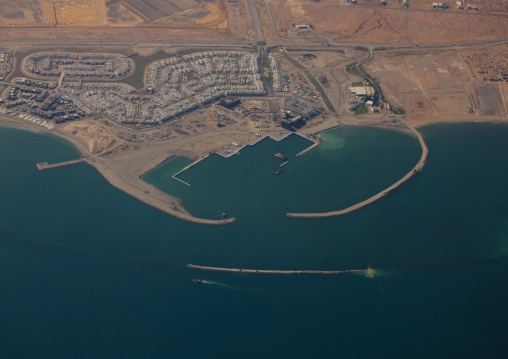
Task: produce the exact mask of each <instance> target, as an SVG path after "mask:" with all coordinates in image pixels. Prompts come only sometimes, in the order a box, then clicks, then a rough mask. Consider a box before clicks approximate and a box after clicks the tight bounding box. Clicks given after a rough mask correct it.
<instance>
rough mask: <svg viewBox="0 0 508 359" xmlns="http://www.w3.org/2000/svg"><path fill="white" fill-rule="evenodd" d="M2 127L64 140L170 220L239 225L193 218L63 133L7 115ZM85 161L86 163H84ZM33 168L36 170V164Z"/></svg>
mask: <svg viewBox="0 0 508 359" xmlns="http://www.w3.org/2000/svg"><path fill="white" fill-rule="evenodd" d="M0 124H3V125H6V126H10V127H15V128H22V129H27V130H30V131H38V132H42V133H45V134H49V135H53V136H56V137H58V138H60V139H63V140H65V141H66V142H69V143H70V144H71V145H72V146H73V147H74V148H75V149H76V150H77V151H78V152H79V153H80V154H81V156H82V159H80V160H82V161H83V162H86V163H88V164H89V165H90V166H92V167H93V168H95V169H96V170H97V172H98V173H99V174H100V175H101V176H102V177H103V178H104V179H105V180H106V181H107V182H108V183H109V184H110V185H111V186H113V187H114V188H116V189H118V190H120V191H122V192H124V193H126V194H128V195H130V196H132V197H134V198H136V199H137V200H139V201H141V202H143V203H145V204H147V205H149V206H151V207H153V208H155V209H158V210H160V211H162V212H164V213H167V214H169V215H171V216H174V217H176V218H179V219H182V220H186V221H189V222H193V223H200V224H210V225H223V224H228V223H233V222H235V221H236V218H235V217H230V218H226V219H219V220H214V219H205V218H198V217H194V216H192V215H191V214H190V213H189V212H187V211H186V210H185V207H183V205H182V204H181V203H180V200H179V199H178V198H176V197H173V196H171V195H169V194H167V193H165V192H162V191H160V190H159V189H158V188H156V187H154V186H152V185H150V184H149V183H147V182H144V181H142V180H141V179H140V177H138V178H136V180H135V181H129V180H128V179H127V178H125V177H124V176H122V175H121V174H120V173H118V171H115V170H114V169H113V167H112V166H108V165H107V163H106V162H105V161H104V160H103V159H102V158H101V157H92V156H91V155H90V153H89V152H88V151H86V149H85V148H84V147H83V144H82V143H81V142H80V141H79V140H78V139H76V138H73V137H71V136H66V135H64V134H62V133H61V132H57V131H48V130H46V129H44V128H41V127H40V126H36V125H32V126H31V125H30V124H28V123H25V122H17V121H15V120H13V119H10V118H9V117H8V115H4V114H0ZM170 157H172V156H170ZM83 158H86V159H85V160H83ZM168 158H169V157H166V159H165V160H163V161H162V162H160V163H159V164H158V165H160V164H161V163H164V162H165V161H166V160H167V159H168ZM76 160H78V159H76ZM158 165H157V166H158ZM34 166H36V164H35V163H34ZM153 168H155V167H153ZM153 168H152V169H153Z"/></svg>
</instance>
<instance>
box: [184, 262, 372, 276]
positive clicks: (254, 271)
mask: <svg viewBox="0 0 508 359" xmlns="http://www.w3.org/2000/svg"><path fill="white" fill-rule="evenodd" d="M187 268H189V269H197V270H204V271H215V272H233V273H252V274H323V275H337V274H352V273H365V274H370V273H373V272H374V271H375V269H371V268H368V269H348V270H331V271H323V270H270V269H241V268H222V267H207V266H198V265H194V264H190V263H189V264H187Z"/></svg>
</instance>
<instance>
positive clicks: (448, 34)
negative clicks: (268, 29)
mask: <svg viewBox="0 0 508 359" xmlns="http://www.w3.org/2000/svg"><path fill="white" fill-rule="evenodd" d="M270 8H271V9H272V14H273V17H274V19H275V20H276V23H277V29H278V31H279V32H280V33H283V34H287V33H288V32H289V30H290V29H291V27H292V24H294V23H297V24H298V23H311V24H312V25H313V26H314V29H315V30H316V31H317V32H318V33H319V34H321V35H325V36H330V37H334V38H335V41H341V42H356V43H359V42H361V43H374V44H376V43H377V44H406V43H407V44H415V43H417V44H418V43H419V44H429V43H440V42H446V43H449V42H452V41H473V40H483V39H491V38H501V37H506V36H507V34H508V17H505V16H490V15H481V14H480V13H477V14H473V15H471V14H467V13H464V12H455V13H447V12H443V11H430V10H429V11H412V10H411V8H409V9H407V10H404V11H401V10H394V9H385V8H376V9H374V8H372V9H369V8H360V7H356V8H355V7H343V6H330V5H326V4H323V5H321V4H312V3H310V2H308V3H294V2H287V1H281V0H277V1H274V2H272V3H271V4H270Z"/></svg>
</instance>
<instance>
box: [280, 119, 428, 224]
mask: <svg viewBox="0 0 508 359" xmlns="http://www.w3.org/2000/svg"><path fill="white" fill-rule="evenodd" d="M407 127H408V128H409V130H411V132H412V133H413V134H414V135H415V136H416V137H417V138H418V142H419V143H420V146H421V148H422V155H421V157H420V160H419V161H418V163H417V164H416V165H415V166H414V167H413V169H412V170H411V171H409V172H408V173H407V174H406V175H405V176H404V177H402V178H401V179H400V180H398V181H397V182H395V183H394V184H392V185H391V186H390V187H388V188H386V189H384V190H383V191H381V192H379V193H378V194H375V195H374V196H372V197H370V198H368V199H366V200H365V201H362V202H360V203H357V204H355V205H353V206H351V207H348V208H345V209H342V210H338V211H331V212H322V213H286V216H288V217H298V218H324V217H334V216H341V215H344V214H347V213H350V212H353V211H356V210H357V209H360V208H362V207H365V206H367V205H369V204H371V203H373V202H375V201H377V200H378V199H380V198H382V197H384V196H386V195H387V194H388V193H390V192H391V191H393V190H394V189H396V188H398V187H400V186H401V185H402V184H404V183H405V182H407V181H408V180H409V179H411V178H412V177H413V176H414V175H416V174H417V173H418V172H420V171H421V170H422V169H423V167H424V166H425V163H426V161H427V156H428V154H429V149H428V148H427V144H426V143H425V140H424V139H423V136H422V135H421V134H420V133H419V132H418V131H417V130H416V129H414V128H413V127H411V126H409V125H407Z"/></svg>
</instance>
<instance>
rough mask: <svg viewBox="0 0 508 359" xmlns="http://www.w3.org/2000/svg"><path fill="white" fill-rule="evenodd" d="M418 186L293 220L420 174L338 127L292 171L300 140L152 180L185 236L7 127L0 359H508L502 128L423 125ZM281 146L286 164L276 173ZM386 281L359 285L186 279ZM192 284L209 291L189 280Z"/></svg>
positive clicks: (390, 138) (86, 170) (66, 152)
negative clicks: (369, 272) (424, 155)
mask: <svg viewBox="0 0 508 359" xmlns="http://www.w3.org/2000/svg"><path fill="white" fill-rule="evenodd" d="M422 133H423V135H424V137H425V139H426V141H427V145H428V147H429V150H430V155H429V159H428V163H427V166H426V167H425V168H424V170H423V172H422V173H420V174H419V175H418V176H416V177H415V178H414V179H412V180H411V181H409V182H408V183H406V184H404V185H403V186H402V187H401V188H399V189H398V190H396V191H394V192H393V193H391V194H390V195H389V196H388V197H385V198H383V199H381V200H380V201H378V202H376V203H374V204H372V205H370V206H368V207H366V208H363V209H361V210H359V211H357V212H354V213H351V214H348V215H346V216H343V217H335V218H327V219H294V218H288V217H286V216H285V215H284V214H285V213H286V212H304V211H307V212H310V211H329V210H334V209H341V208H345V207H347V206H349V205H351V204H353V203H355V202H357V201H361V200H363V199H365V198H368V197H369V196H371V195H372V194H374V193H376V192H378V191H379V190H381V189H383V188H385V187H387V186H389V185H390V184H391V183H392V182H394V181H396V180H397V179H398V178H400V177H402V176H403V175H404V174H405V173H406V172H408V171H409V170H410V169H411V168H412V166H413V165H414V164H415V163H416V162H417V161H418V159H419V156H420V154H421V150H420V148H419V146H418V142H417V140H416V139H415V138H413V137H411V136H408V135H405V134H402V133H398V132H391V131H386V130H380V129H367V128H343V129H337V130H333V131H330V132H327V133H325V134H324V135H323V136H324V137H325V142H324V143H323V144H322V145H321V146H319V147H317V148H315V149H314V150H312V151H311V152H308V153H307V154H305V155H304V156H302V157H295V154H296V153H298V152H299V151H301V150H302V149H303V148H305V147H307V146H308V145H309V144H308V143H307V142H306V141H305V140H303V139H301V138H299V137H298V136H290V137H289V138H287V139H286V140H285V141H282V142H281V143H277V142H275V141H272V140H269V139H266V140H263V141H261V142H260V143H258V144H257V145H256V146H253V147H250V148H245V149H243V150H242V155H240V156H233V157H231V158H229V159H224V158H221V157H219V156H212V157H210V158H208V159H207V160H205V161H203V162H201V163H200V164H198V165H196V166H194V167H191V169H189V170H188V171H186V172H183V173H182V174H180V175H179V176H178V177H179V178H180V179H182V180H184V181H186V182H189V183H190V184H191V185H192V186H191V187H188V186H185V185H184V184H181V183H180V182H178V181H175V180H173V179H172V178H171V175H172V174H173V173H175V172H177V171H179V170H180V169H181V168H183V167H184V166H185V165H186V164H188V161H187V160H186V159H175V160H173V161H170V162H169V163H167V164H166V165H164V166H162V167H161V168H159V169H156V170H154V171H152V172H150V173H149V174H148V175H147V176H146V177H145V180H146V181H148V182H151V183H153V184H155V185H157V186H159V187H160V188H162V189H163V190H165V191H167V192H169V193H172V194H174V195H177V196H178V197H180V198H181V199H182V203H183V204H184V205H185V206H186V208H187V209H188V210H189V211H190V212H191V213H193V214H194V215H196V216H200V217H204V218H217V215H218V214H219V213H221V212H226V213H228V215H233V216H236V217H237V218H238V221H237V222H236V223H234V224H232V225H226V226H223V227H215V226H206V225H198V224H193V223H188V222H184V221H181V220H178V219H175V218H173V217H170V216H168V215H166V214H164V213H161V212H159V211H158V210H155V209H153V208H151V207H149V206H147V205H144V204H143V203H140V202H138V201H137V200H135V199H133V198H131V197H129V196H127V195H126V194H124V193H122V192H120V191H118V190H116V189H114V188H113V187H111V186H110V185H109V184H108V183H107V182H106V181H105V180H104V179H103V178H102V177H101V175H100V174H98V173H97V172H96V171H95V170H94V169H93V168H92V167H90V166H88V165H86V164H81V165H76V166H71V167H66V168H60V169H57V170H51V171H44V172H39V171H37V169H36V167H35V164H36V163H37V162H41V161H47V162H57V161H63V160H68V159H72V158H76V157H77V156H78V155H79V154H78V153H77V151H76V150H74V149H73V148H72V147H70V146H69V145H68V144H66V143H64V142H63V141H60V140H58V139H55V138H53V137H50V136H47V135H41V134H37V133H33V132H28V131H24V130H18V129H13V128H7V127H0V166H1V168H2V176H1V177H0V273H1V275H0V358H504V357H506V356H507V355H508V354H507V353H508V340H507V339H508V306H507V305H506V303H507V302H508V259H507V254H508V186H507V185H506V184H507V183H508V167H507V166H506V165H505V163H506V158H508V141H507V140H508V126H507V125H495V124H460V125H439V126H431V127H426V128H423V129H422ZM278 151H282V152H284V153H285V154H287V155H288V157H289V162H288V164H287V165H286V166H284V167H283V172H282V173H281V174H280V175H278V176H275V175H273V174H272V172H273V171H275V170H276V169H278V168H279V166H280V164H281V161H280V160H278V159H277V158H275V157H274V156H273V153H274V152H278ZM187 263H194V264H199V265H211V266H223V267H243V268H257V269H322V270H334V269H335V270H340V269H364V268H366V267H367V266H369V265H370V266H371V267H372V268H379V269H380V274H379V275H377V276H375V277H374V278H366V277H364V276H360V275H342V276H298V275H292V276H283V275H278V276H277V275H271V276H270V275H248V274H234V273H214V272H197V271H192V270H189V269H187V268H186V264H187ZM192 278H200V279H203V280H205V281H207V284H196V283H193V282H192V281H191V279H192Z"/></svg>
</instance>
